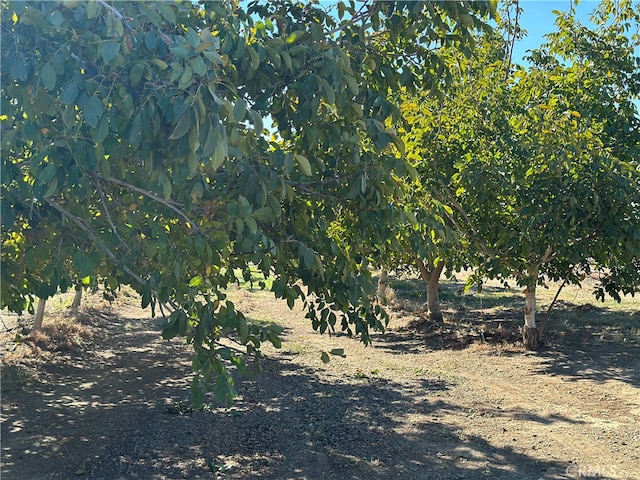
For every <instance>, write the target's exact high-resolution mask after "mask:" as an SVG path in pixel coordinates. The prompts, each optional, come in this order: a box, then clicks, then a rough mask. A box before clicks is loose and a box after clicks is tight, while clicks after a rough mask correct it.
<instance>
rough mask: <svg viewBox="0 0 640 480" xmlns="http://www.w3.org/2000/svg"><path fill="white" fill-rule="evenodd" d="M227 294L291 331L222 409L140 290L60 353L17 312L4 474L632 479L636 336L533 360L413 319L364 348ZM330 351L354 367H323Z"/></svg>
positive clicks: (557, 349)
mask: <svg viewBox="0 0 640 480" xmlns="http://www.w3.org/2000/svg"><path fill="white" fill-rule="evenodd" d="M233 296H234V301H235V302H236V304H237V305H238V306H240V307H241V308H242V309H243V310H244V311H245V312H248V314H249V316H250V317H251V318H253V319H254V320H255V321H273V322H276V323H279V324H280V325H282V326H284V327H286V330H285V333H284V340H285V342H284V344H283V347H282V349H279V350H276V349H274V348H271V347H269V348H266V349H265V353H266V360H265V361H264V372H263V374H262V375H261V376H258V377H256V378H253V379H242V380H240V381H239V382H238V391H239V393H240V397H239V398H238V399H237V401H236V403H235V404H234V406H233V407H232V408H230V409H226V408H222V407H216V408H209V409H205V410H202V411H193V410H192V409H190V408H189V391H188V389H189V383H190V380H191V374H190V356H189V350H188V348H186V347H185V346H184V345H182V344H181V343H180V342H179V341H172V342H166V341H163V340H162V339H161V337H160V335H159V325H160V324H161V323H162V320H161V319H160V318H149V312H146V311H142V310H140V309H139V308H138V307H137V306H136V305H137V300H136V299H135V298H133V297H129V296H127V295H123V296H121V297H120V298H119V299H118V300H117V301H116V302H115V303H114V304H113V305H111V306H109V305H107V304H102V303H100V302H99V301H96V300H92V301H89V302H88V303H87V302H86V301H85V306H83V307H82V309H81V313H80V314H78V315H77V316H76V317H74V322H76V325H79V327H78V328H75V329H74V328H71V327H69V326H68V323H67V327H65V328H66V329H63V328H62V327H58V330H57V331H58V332H59V331H60V330H64V331H65V332H66V333H65V334H66V335H67V336H68V335H72V336H75V337H74V341H73V342H70V343H69V342H67V343H68V344H67V343H65V342H64V341H61V340H59V339H56V338H54V337H55V334H54V332H53V331H52V330H51V331H49V338H45V339H42V338H41V339H40V340H38V338H31V339H24V340H23V341H22V342H21V343H20V344H19V345H18V346H16V343H14V340H15V336H16V334H19V333H20V331H21V330H20V328H21V327H20V324H21V322H23V321H24V319H15V318H11V317H8V316H6V315H2V319H3V321H4V323H5V327H6V328H5V330H6V332H5V333H4V334H3V335H2V338H3V340H4V341H3V342H2V347H3V352H2V353H3V368H2V478H3V479H7V480H8V479H29V480H30V479H74V478H86V479H183V478H188V479H222V478H229V479H241V478H242V479H246V478H264V479H376V478H379V479H395V478H397V479H481V478H491V479H524V480H527V479H531V480H538V479H568V478H592V479H593V478H611V479H640V345H639V342H637V341H636V340H637V339H636V338H632V339H629V340H630V341H627V340H625V341H624V342H623V341H615V342H613V341H607V339H606V338H605V337H604V336H603V335H602V334H601V332H597V331H595V330H593V331H589V332H586V333H585V334H584V335H581V336H575V335H571V336H569V335H565V336H560V335H556V336H555V337H554V334H553V332H550V341H549V342H548V344H547V346H546V347H545V348H544V349H543V350H542V351H540V352H536V353H529V352H525V351H524V350H522V349H521V348H520V347H519V346H518V345H517V332H516V333H514V330H515V329H513V328H511V327H509V325H510V324H509V322H499V323H495V322H494V323H492V324H487V325H486V326H484V327H482V328H469V327H468V326H464V325H461V324H460V322H456V323H453V322H451V323H446V322H445V323H444V324H437V325H436V324H431V323H429V321H428V320H425V319H424V318H423V317H422V315H421V314H420V313H419V312H415V311H412V310H411V309H409V311H406V310H396V311H395V312H394V315H393V318H392V322H391V325H390V328H389V330H388V331H387V333H386V334H384V335H378V334H376V335H375V338H374V345H373V346H370V347H366V348H365V347H364V346H362V345H361V344H360V343H358V341H357V340H356V339H352V338H348V337H346V336H343V335H334V336H331V337H329V336H327V335H324V336H321V335H319V334H317V333H315V332H313V331H312V330H311V327H310V325H309V322H308V320H306V319H305V318H304V315H303V314H302V313H301V312H300V311H297V310H293V311H291V310H289V309H287V307H286V305H283V304H282V303H279V302H276V301H275V300H273V299H272V297H271V296H270V295H269V294H268V293H266V292H252V293H249V292H247V291H242V290H239V291H236V292H233ZM50 303H52V306H51V308H52V309H53V308H54V307H56V305H55V301H53V302H50ZM58 309H59V308H58ZM59 310H60V309H59ZM62 310H63V314H62V315H63V316H66V317H69V315H68V314H66V313H65V309H62ZM47 322H49V320H47V319H45V323H47ZM61 324H64V321H62V323H61ZM38 341H40V343H41V345H40V346H39V344H38ZM47 345H48V346H47ZM51 345H54V347H55V348H54V349H55V350H57V351H55V352H50V350H51ZM333 348H343V349H344V350H345V353H346V357H345V358H342V357H339V356H332V359H331V362H330V363H328V364H324V363H322V361H321V359H320V356H321V352H322V351H329V350H331V349H333Z"/></svg>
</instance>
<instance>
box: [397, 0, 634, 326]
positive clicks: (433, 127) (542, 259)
mask: <svg viewBox="0 0 640 480" xmlns="http://www.w3.org/2000/svg"><path fill="white" fill-rule="evenodd" d="M613 6H614V4H613V3H607V2H605V3H604V4H603V6H601V7H600V8H599V10H598V13H597V14H596V24H597V28H596V29H595V30H593V31H590V30H588V29H586V28H585V27H584V26H582V25H580V24H579V23H578V22H577V20H576V19H575V17H574V16H573V12H569V13H566V14H559V17H558V22H557V25H558V28H559V31H558V32H556V33H554V34H552V35H549V43H548V45H545V46H543V47H542V48H541V49H539V50H537V51H535V52H533V53H532V55H531V59H530V60H531V62H532V64H531V67H530V68H528V69H524V68H522V67H516V68H515V69H514V68H512V66H511V64H510V62H509V63H505V62H504V59H505V58H508V55H507V54H506V53H507V52H508V50H507V49H508V44H506V43H505V41H504V40H503V39H502V38H501V37H499V36H497V35H496V36H493V37H492V36H490V35H484V36H483V37H482V39H481V40H478V49H477V50H476V51H477V53H478V55H477V56H476V57H474V58H472V59H470V61H468V62H464V61H463V62H461V65H460V69H459V75H458V76H457V77H456V76H454V80H453V82H452V83H453V84H452V87H451V88H450V89H449V90H448V91H447V93H446V95H445V96H444V98H443V100H442V101H441V103H440V104H439V105H436V100H434V99H431V100H429V99H425V98H422V97H420V96H415V95H413V96H412V95H409V96H407V97H406V102H405V103H404V106H403V108H404V110H405V111H406V112H407V114H408V119H409V120H410V123H411V124H412V125H413V128H412V129H411V130H409V131H407V133H406V134H405V135H404V138H405V142H406V145H407V151H408V152H410V154H409V155H414V156H415V157H416V159H417V161H416V164H415V165H416V168H417V170H418V172H419V175H420V181H421V183H422V184H423V185H424V184H425V182H428V183H427V188H428V190H429V193H430V194H432V195H433V196H435V197H436V198H437V199H438V200H440V201H441V202H443V203H444V204H446V205H448V206H449V210H448V211H449V212H451V213H450V215H449V218H450V220H451V221H452V222H453V224H454V225H455V226H456V228H457V229H458V230H459V231H460V232H462V233H463V235H464V238H466V239H467V240H468V242H469V245H470V248H469V249H468V250H466V251H465V252H464V255H465V258H467V259H469V260H468V261H473V262H474V264H475V266H476V270H477V276H476V277H475V279H481V278H483V277H490V278H503V279H507V278H509V277H513V276H515V277H516V279H517V282H518V284H519V285H521V286H523V287H526V288H527V289H529V291H530V292H535V287H536V285H537V284H539V283H542V284H544V283H545V282H546V281H549V280H564V281H566V282H567V283H575V284H580V283H581V282H582V281H583V280H584V278H585V276H586V275H589V274H590V273H592V272H593V271H594V270H595V271H597V272H599V274H600V279H601V282H600V283H599V285H598V286H597V287H596V291H595V293H596V295H597V296H598V297H600V298H602V299H603V298H604V295H605V293H607V294H610V295H612V296H613V297H614V298H619V295H620V293H634V292H635V291H637V288H638V285H640V273H639V272H640V269H638V265H639V264H638V259H639V258H640V222H639V220H640V215H639V213H640V211H639V208H640V168H639V164H638V141H639V133H638V132H639V130H638V126H639V125H638V122H639V119H638V114H637V110H636V106H635V105H634V100H637V99H638V85H639V83H638V81H637V80H638V69H637V65H638V62H639V60H638V59H637V58H636V57H635V54H634V49H635V48H636V47H637V45H638V41H639V39H638V37H637V35H626V34H625V33H626V28H628V27H629V25H630V23H631V21H632V20H633V21H635V22H636V23H637V20H638V14H639V13H640V11H639V10H637V8H636V10H635V11H634V9H633V7H632V6H631V4H630V3H628V2H627V3H625V2H622V3H620V4H619V7H620V8H617V9H614V8H613ZM625 25H627V27H626V28H625ZM473 280H474V279H473V278H472V281H473ZM533 308H535V307H533ZM529 313H531V312H529ZM533 326H534V327H535V322H533Z"/></svg>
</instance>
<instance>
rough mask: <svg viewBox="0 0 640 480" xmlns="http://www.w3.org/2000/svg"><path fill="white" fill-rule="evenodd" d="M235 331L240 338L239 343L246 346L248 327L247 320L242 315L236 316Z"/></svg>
mask: <svg viewBox="0 0 640 480" xmlns="http://www.w3.org/2000/svg"><path fill="white" fill-rule="evenodd" d="M236 329H237V331H238V335H239V336H240V343H242V344H243V345H244V344H246V343H247V341H248V340H249V325H247V319H246V318H244V315H242V314H240V313H239V314H238V316H237V324H236Z"/></svg>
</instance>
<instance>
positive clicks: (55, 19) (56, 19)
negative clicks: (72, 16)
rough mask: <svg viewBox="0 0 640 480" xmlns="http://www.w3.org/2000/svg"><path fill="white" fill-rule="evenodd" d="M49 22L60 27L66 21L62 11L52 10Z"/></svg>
mask: <svg viewBox="0 0 640 480" xmlns="http://www.w3.org/2000/svg"><path fill="white" fill-rule="evenodd" d="M49 23H51V25H53V26H54V27H59V26H60V25H62V24H63V23H64V17H63V16H62V13H60V10H54V11H53V12H51V14H50V15H49Z"/></svg>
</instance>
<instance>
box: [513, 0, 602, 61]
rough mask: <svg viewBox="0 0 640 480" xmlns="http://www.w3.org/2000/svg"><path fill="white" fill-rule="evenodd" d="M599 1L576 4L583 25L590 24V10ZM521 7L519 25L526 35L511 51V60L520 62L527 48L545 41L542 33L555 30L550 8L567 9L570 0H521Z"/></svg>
mask: <svg viewBox="0 0 640 480" xmlns="http://www.w3.org/2000/svg"><path fill="white" fill-rule="evenodd" d="M599 3H600V2H599V1H596V0H583V1H581V2H580V3H579V4H578V5H576V16H577V18H578V20H579V21H580V22H581V23H582V24H583V25H585V26H589V25H591V22H590V21H589V17H590V15H591V12H592V11H593V10H594V9H595V8H596V7H597V6H598V4H599ZM520 6H521V7H522V9H523V13H522V16H521V18H520V25H521V26H522V28H524V29H525V30H527V33H528V34H527V37H526V38H525V39H523V40H521V41H520V42H518V43H516V45H515V46H514V51H513V61H514V62H516V63H520V62H521V61H522V56H523V55H525V53H526V51H527V50H532V49H534V48H537V47H538V46H540V45H541V44H543V43H545V39H544V37H543V36H544V34H546V33H550V32H553V31H555V30H556V27H555V25H554V21H555V19H556V15H555V14H553V13H551V11H552V10H559V11H568V10H569V8H570V6H571V2H570V0H521V1H520Z"/></svg>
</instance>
